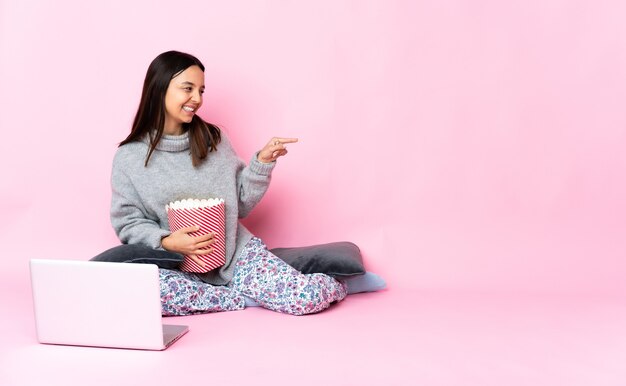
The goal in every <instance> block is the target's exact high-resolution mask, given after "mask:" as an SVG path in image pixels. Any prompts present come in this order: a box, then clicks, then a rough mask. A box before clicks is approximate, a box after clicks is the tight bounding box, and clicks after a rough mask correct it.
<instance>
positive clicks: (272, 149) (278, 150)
mask: <svg viewBox="0 0 626 386" xmlns="http://www.w3.org/2000/svg"><path fill="white" fill-rule="evenodd" d="M296 142H298V138H278V137H274V138H272V139H271V140H270V141H269V142H268V143H267V145H265V147H263V149H261V151H259V155H257V160H258V161H259V162H262V163H265V164H267V163H270V162H273V161H276V159H278V157H282V156H284V155H285V154H287V147H286V146H285V144H288V143H296Z"/></svg>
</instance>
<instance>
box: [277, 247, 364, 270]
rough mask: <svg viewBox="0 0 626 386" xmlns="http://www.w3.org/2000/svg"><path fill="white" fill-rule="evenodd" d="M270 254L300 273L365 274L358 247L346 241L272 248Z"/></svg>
mask: <svg viewBox="0 0 626 386" xmlns="http://www.w3.org/2000/svg"><path fill="white" fill-rule="evenodd" d="M270 252H272V253H273V254H274V255H276V256H278V257H279V258H281V259H282V260H283V261H285V262H286V263H287V264H289V265H291V266H292V267H294V268H295V269H297V270H298V271H300V272H302V273H325V274H327V275H331V276H336V277H346V276H354V275H363V274H364V273H365V267H364V266H363V258H362V257H361V251H360V250H359V247H357V246H356V245H355V244H354V243H351V242H348V241H340V242H335V243H328V244H318V245H311V246H308V247H295V248H274V249H270Z"/></svg>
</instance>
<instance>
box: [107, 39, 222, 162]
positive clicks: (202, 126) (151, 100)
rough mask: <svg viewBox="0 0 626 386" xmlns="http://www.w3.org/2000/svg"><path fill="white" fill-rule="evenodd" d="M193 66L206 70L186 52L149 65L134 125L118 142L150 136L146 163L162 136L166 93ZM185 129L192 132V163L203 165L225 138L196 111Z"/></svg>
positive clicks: (170, 53) (170, 54)
mask: <svg viewBox="0 0 626 386" xmlns="http://www.w3.org/2000/svg"><path fill="white" fill-rule="evenodd" d="M191 66H198V67H200V69H201V70H202V71H204V65H203V64H202V63H201V62H200V61H199V60H198V59H197V58H196V57H194V56H192V55H189V54H186V53H184V52H178V51H168V52H164V53H162V54H161V55H159V56H157V57H156V58H155V59H154V60H153V61H152V63H150V67H148V72H147V73H146V79H145V80H144V82H143V91H142V93H141V101H140V102H139V108H138V109H137V114H136V115H135V120H134V121H133V127H132V129H131V131H130V134H129V135H128V137H126V139H125V140H123V141H122V142H120V145H119V146H122V145H125V144H127V143H129V142H134V141H139V140H141V139H142V138H143V137H144V136H146V135H147V136H148V138H149V140H150V148H149V150H148V154H147V155H146V163H145V166H148V161H149V160H150V156H152V152H154V149H155V148H156V147H157V145H158V143H159V141H160V140H161V137H162V136H163V126H164V125H165V93H166V92H167V88H168V87H169V84H170V81H171V80H172V79H173V78H174V77H176V76H177V75H178V74H180V73H181V72H183V71H185V70H186V69H187V68H189V67H191ZM183 130H185V131H188V132H189V145H190V148H191V159H192V163H193V166H198V165H200V164H201V163H202V161H203V160H204V159H205V158H206V156H207V155H208V154H209V152H210V151H216V150H217V144H218V143H220V141H221V139H222V137H221V135H220V129H219V128H218V127H217V126H215V125H213V124H211V123H208V122H205V121H204V120H203V119H202V118H200V117H199V116H198V115H196V114H194V116H193V118H192V119H191V122H189V123H183Z"/></svg>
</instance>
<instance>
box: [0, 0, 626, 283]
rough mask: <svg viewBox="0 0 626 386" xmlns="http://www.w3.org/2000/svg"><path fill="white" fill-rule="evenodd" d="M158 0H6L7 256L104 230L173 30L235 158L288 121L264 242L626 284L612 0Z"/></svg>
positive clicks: (442, 271) (470, 273) (13, 262)
mask: <svg viewBox="0 0 626 386" xmlns="http://www.w3.org/2000/svg"><path fill="white" fill-rule="evenodd" d="M59 4H62V5H59ZM151 4H153V3H152V2H147V1H133V2H128V1H124V2H122V1H110V2H106V3H98V4H97V5H94V4H92V2H81V1H61V2H53V1H40V2H36V1H6V0H5V1H3V2H2V8H1V15H2V16H1V17H2V19H1V20H0V21H1V23H0V25H1V28H2V29H1V38H2V45H1V51H0V55H1V56H2V68H1V71H2V72H1V74H2V87H1V91H0V105H1V106H2V114H1V115H0V124H1V126H2V132H3V135H4V139H3V140H2V141H1V144H0V146H1V149H0V157H2V160H1V161H2V164H3V165H4V166H3V167H2V178H1V183H2V190H1V196H0V202H1V203H2V204H1V205H2V207H1V211H2V214H3V221H2V222H1V223H2V225H0V238H1V240H0V241H1V242H2V245H3V248H4V250H5V254H6V255H7V256H11V258H10V259H5V261H4V267H3V271H4V272H7V271H20V272H22V271H24V269H25V266H26V261H27V260H28V259H29V258H31V257H43V258H61V257H65V258H76V259H84V258H88V257H91V256H93V255H95V254H97V253H98V252H100V251H101V250H103V249H105V248H107V247H110V246H112V245H115V243H116V242H117V240H116V238H115V235H114V234H113V232H112V230H111V227H110V224H109V219H108V208H109V198H110V193H109V173H110V164H111V158H112V155H113V153H114V151H115V148H116V143H117V142H119V141H121V140H122V139H123V138H124V137H125V136H126V135H127V133H128V132H129V126H130V123H131V120H132V118H133V116H134V113H135V111H136V108H137V105H138V100H139V95H140V90H141V84H142V81H143V77H144V75H145V71H146V69H147V66H148V64H149V63H150V61H151V60H152V59H153V58H154V57H155V56H156V55H157V54H159V53H161V52H163V51H165V50H169V49H178V50H183V51H188V52H191V53H193V54H195V55H196V56H198V57H199V58H200V59H201V60H202V61H203V62H204V64H205V65H206V67H207V69H206V75H205V76H206V85H207V93H206V99H205V103H204V106H203V107H202V109H201V112H200V114H201V115H202V116H203V117H205V119H207V120H209V121H212V122H214V123H216V124H218V125H220V126H221V127H222V128H223V129H224V130H225V131H226V132H227V133H228V134H229V135H230V136H231V137H232V140H233V142H234V144H235V146H236V148H237V150H238V152H239V154H240V156H241V157H242V158H243V159H245V160H246V161H247V160H248V159H249V157H250V155H251V154H252V153H253V152H254V151H255V150H257V149H258V148H260V147H261V146H262V145H263V144H264V143H265V142H266V141H267V140H268V139H269V138H270V137H271V136H273V135H282V136H294V137H299V138H300V143H298V144H296V145H293V146H291V149H290V150H291V152H290V154H289V156H288V157H287V158H285V159H283V160H281V162H280V165H279V166H278V168H277V169H276V171H275V174H274V177H275V178H274V181H273V185H272V187H271V189H270V190H269V193H268V194H267V196H266V197H265V199H264V201H263V202H262V203H261V204H260V205H259V206H258V207H257V209H256V211H255V212H254V213H253V215H251V217H250V218H249V219H248V220H247V221H246V223H247V224H248V225H249V226H250V227H251V228H252V229H253V231H254V232H255V233H256V234H258V235H259V236H261V237H262V238H263V239H264V240H265V241H266V242H267V243H268V244H269V245H270V246H295V245H305V244H310V243H321V242H329V241H336V240H351V241H353V242H355V243H357V244H358V245H360V246H361V248H362V249H363V253H364V255H365V257H366V262H367V265H368V268H370V269H372V270H375V271H376V272H379V273H380V274H382V275H384V277H385V278H387V279H388V281H389V283H390V286H403V287H417V288H437V289H439V288H441V289H448V288H452V289H480V290H489V289H498V290H511V291H558V292H562V291H565V292H572V291H574V292H579V291H582V292H602V293H611V294H618V293H619V294H624V293H625V291H626V285H625V283H626V281H625V280H623V278H624V276H625V274H626V266H625V264H626V263H625V262H624V252H625V250H626V248H625V247H626V237H624V231H625V228H626V200H625V199H624V197H626V178H625V177H624V176H625V175H626V173H625V172H626V154H625V153H624V151H623V149H624V144H625V143H626V142H625V141H626V130H625V124H626V114H625V113H624V111H625V110H624V108H623V103H624V101H625V100H626V27H625V26H624V23H623V16H624V14H625V12H626V6H624V3H623V2H620V1H594V2H574V3H572V2H567V1H541V2H531V4H528V2H527V1H507V2H500V1H480V2H466V1H419V2H409V1H406V2H402V1H392V2H383V1H353V2H350V1H340V2H315V4H313V3H312V2H310V3H304V2H282V1H270V2H256V1H251V2H208V3H207V4H205V2H195V3H194V2H188V3H187V4H188V7H184V8H186V9H185V10H183V9H181V7H179V6H174V5H173V4H170V5H166V3H162V5H160V6H152V5H151ZM7 249H8V250H7Z"/></svg>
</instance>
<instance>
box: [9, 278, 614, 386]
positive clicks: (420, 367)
mask: <svg viewBox="0 0 626 386" xmlns="http://www.w3.org/2000/svg"><path fill="white" fill-rule="evenodd" d="M0 289H1V290H2V293H3V296H2V297H3V298H4V299H3V300H2V305H3V306H2V311H1V312H2V315H0V320H1V322H2V326H3V327H2V331H3V333H4V335H5V338H4V339H3V342H2V344H1V345H0V385H3V386H22V385H50V386H52V385H68V384H72V385H114V386H122V385H136V384H150V385H165V384H178V385H184V384H188V385H203V384H206V385H209V384H212V385H215V384H223V383H224V382H228V383H227V384H228V385H248V384H256V385H259V384H261V385H263V384H271V385H301V386H305V385H481V386H487V385H534V386H537V385H553V386H554V385H568V386H573V385H589V386H602V385H626V365H625V364H626V333H625V330H626V327H625V326H626V302H624V299H609V298H592V297H573V296H572V297H564V296H560V297H556V296H552V297H547V296H537V295H533V296H520V295H515V296H514V295H493V294H491V295H489V294H487V295H485V294H482V295H478V294H468V293H456V294H453V293H436V292H425V291H416V290H409V289H389V290H385V291H382V292H378V293H370V294H357V295H350V296H348V298H347V299H346V300H345V301H344V302H342V303H340V304H338V305H336V306H334V307H332V308H331V309H330V310H328V311H325V312H323V313H320V314H317V315H310V316H304V317H294V316H287V315H281V314H277V313H274V312H271V311H267V310H263V309H259V308H249V309H246V310H243V311H237V312H227V313H217V314H205V315H195V316H189V317H174V318H166V319H165V322H166V323H169V324H187V325H189V326H190V332H189V333H188V334H187V335H185V336H184V337H183V338H182V339H181V340H180V341H178V342H176V343H175V344H174V345H173V346H171V347H170V348H169V349H167V350H166V351H163V352H149V351H135V350H119V349H103V348H86V347H66V346H53V345H42V344H38V343H37V341H36V335H35V325H34V320H33V312H32V301H31V299H30V296H31V295H30V288H29V286H28V285H25V284H24V283H23V281H22V280H14V283H13V284H11V280H8V281H6V280H5V281H3V286H2V287H0Z"/></svg>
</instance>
